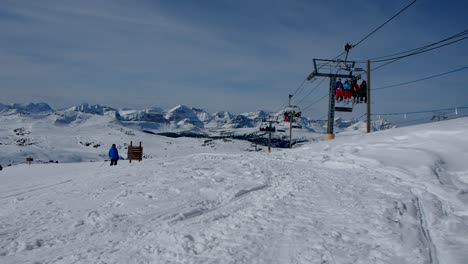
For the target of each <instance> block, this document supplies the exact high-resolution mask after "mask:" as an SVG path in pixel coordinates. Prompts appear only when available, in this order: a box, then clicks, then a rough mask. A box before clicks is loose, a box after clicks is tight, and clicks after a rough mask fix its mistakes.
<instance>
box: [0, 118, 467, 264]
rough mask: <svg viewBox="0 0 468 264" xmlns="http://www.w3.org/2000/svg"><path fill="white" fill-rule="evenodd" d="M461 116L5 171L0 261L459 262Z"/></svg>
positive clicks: (463, 191) (463, 192) (154, 149)
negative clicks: (252, 146) (328, 137)
mask: <svg viewBox="0 0 468 264" xmlns="http://www.w3.org/2000/svg"><path fill="white" fill-rule="evenodd" d="M467 121H468V119H467V118H464V119H456V120H451V121H444V122H438V123H432V124H427V125H420V126H415V127H406V128H402V129H392V130H386V131H382V132H376V133H372V134H369V135H367V134H358V135H351V136H342V137H337V139H335V140H333V141H327V142H319V143H310V144H307V145H304V146H303V147H299V148H295V149H280V150H274V152H273V153H271V154H266V153H264V152H243V151H240V149H241V148H239V147H238V148H235V147H233V145H230V146H231V148H229V147H227V148H223V149H218V150H216V151H211V153H208V151H203V150H210V149H211V148H204V149H203V148H200V147H199V146H198V145H197V144H195V145H192V144H191V143H190V142H192V141H189V142H183V141H177V144H178V145H180V146H181V147H180V149H179V151H177V150H173V152H172V153H171V155H169V156H167V157H166V156H165V155H162V154H158V153H161V152H162V150H161V148H159V147H160V146H158V145H156V144H155V145H150V146H148V148H146V150H147V151H148V152H149V153H154V156H153V158H152V159H146V160H144V161H143V162H141V163H138V162H136V163H135V162H134V163H131V164H129V163H127V162H119V164H118V166H113V167H109V166H108V164H105V166H101V165H102V163H97V162H95V163H69V164H60V163H59V164H55V163H51V164H34V165H32V166H28V165H17V166H12V167H7V168H5V169H4V170H3V171H1V172H0V178H1V180H2V184H1V185H0V219H1V221H0V262H1V263H322V264H323V263H359V264H364V263H382V264H383V263H391V264H415V263H416V264H418V263H421V264H423V263H424V264H426V263H441V264H444V263H446V264H449V263H450V264H466V263H467V259H468V251H467V250H466V249H467V248H468V208H467V203H468V163H467V162H466V157H468V138H467V136H466V135H467V134H468V122H467ZM122 134H124V133H122ZM174 144H175V142H174ZM233 144H234V145H235V144H237V143H233ZM57 147H60V146H57ZM192 147H193V148H196V149H197V151H196V152H189V151H188V150H189V149H191V148H192Z"/></svg>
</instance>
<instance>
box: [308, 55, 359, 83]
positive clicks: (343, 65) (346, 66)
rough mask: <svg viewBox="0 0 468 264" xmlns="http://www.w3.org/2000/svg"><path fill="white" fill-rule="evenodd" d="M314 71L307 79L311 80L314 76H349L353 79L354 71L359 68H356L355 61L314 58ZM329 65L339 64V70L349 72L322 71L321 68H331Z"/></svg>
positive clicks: (344, 77)
mask: <svg viewBox="0 0 468 264" xmlns="http://www.w3.org/2000/svg"><path fill="white" fill-rule="evenodd" d="M313 61H314V71H313V72H312V73H311V74H309V76H307V80H308V81H310V80H311V79H312V78H315V77H328V78H332V77H334V78H343V79H346V78H349V79H353V78H354V77H355V76H353V71H355V70H358V69H355V68H354V65H355V64H356V62H355V61H343V60H326V59H314V60H313ZM328 65H335V66H339V68H338V70H337V72H338V71H339V70H342V71H347V72H348V74H338V73H337V72H336V73H321V72H320V70H321V69H329V68H330V67H325V66H328Z"/></svg>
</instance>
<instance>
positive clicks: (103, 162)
mask: <svg viewBox="0 0 468 264" xmlns="http://www.w3.org/2000/svg"><path fill="white" fill-rule="evenodd" d="M106 161H107V160H104V162H103V163H102V164H101V166H99V168H101V167H102V166H103V165H104V164H106Z"/></svg>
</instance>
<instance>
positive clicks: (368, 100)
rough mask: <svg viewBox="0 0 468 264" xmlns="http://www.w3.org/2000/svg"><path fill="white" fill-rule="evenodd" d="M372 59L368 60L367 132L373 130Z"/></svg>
mask: <svg viewBox="0 0 468 264" xmlns="http://www.w3.org/2000/svg"><path fill="white" fill-rule="evenodd" d="M370 71H371V69H370V60H368V61H367V71H366V73H367V133H370V132H371V99H370V98H371V97H370V87H371V79H370Z"/></svg>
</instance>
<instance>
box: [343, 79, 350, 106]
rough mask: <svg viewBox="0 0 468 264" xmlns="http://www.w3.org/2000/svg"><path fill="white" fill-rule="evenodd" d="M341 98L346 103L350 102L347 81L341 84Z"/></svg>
mask: <svg viewBox="0 0 468 264" xmlns="http://www.w3.org/2000/svg"><path fill="white" fill-rule="evenodd" d="M343 97H344V100H345V102H346V103H349V101H350V100H351V84H350V83H349V80H346V81H345V82H344V84H343Z"/></svg>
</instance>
